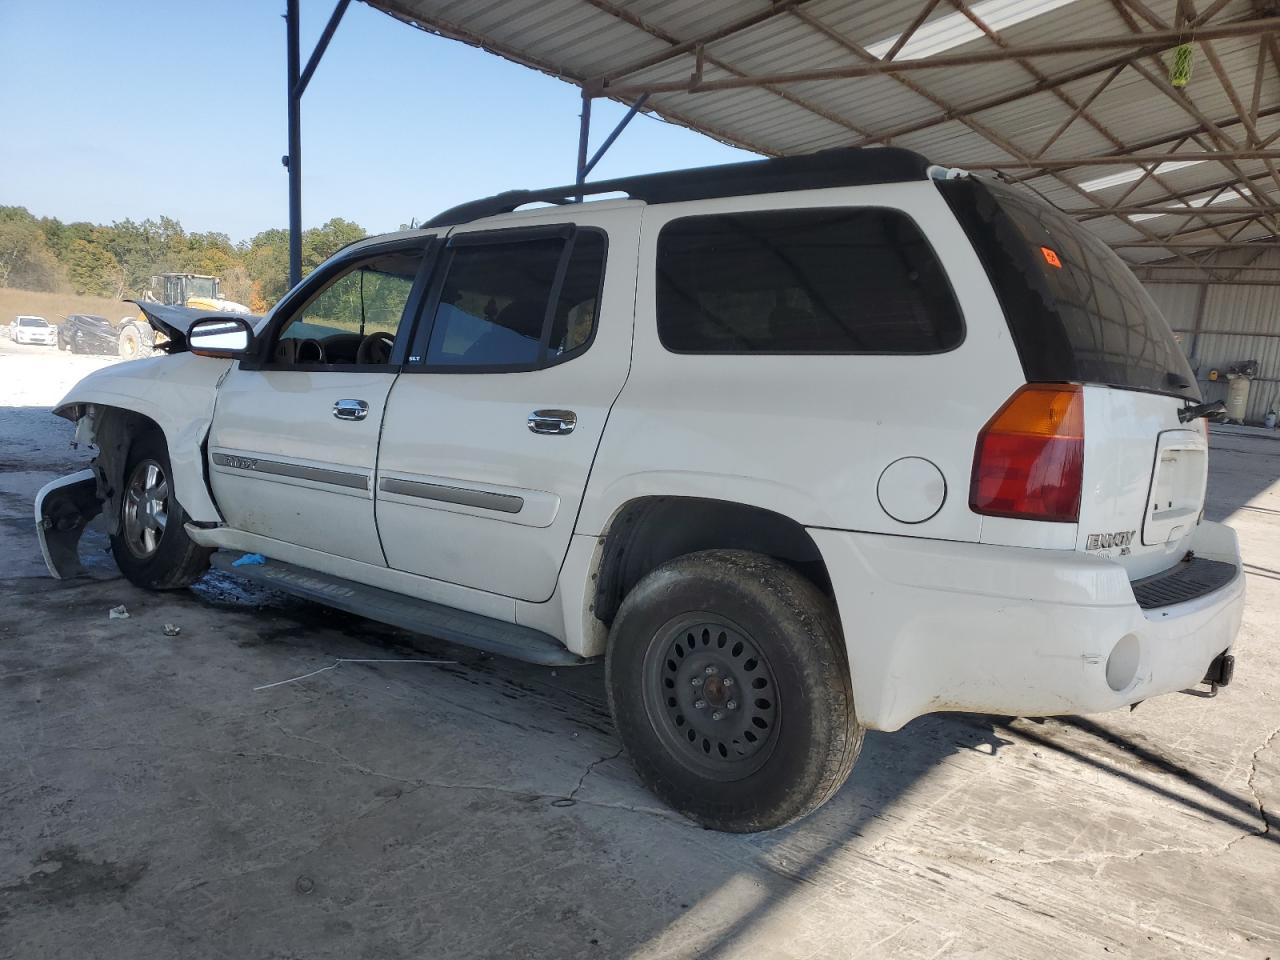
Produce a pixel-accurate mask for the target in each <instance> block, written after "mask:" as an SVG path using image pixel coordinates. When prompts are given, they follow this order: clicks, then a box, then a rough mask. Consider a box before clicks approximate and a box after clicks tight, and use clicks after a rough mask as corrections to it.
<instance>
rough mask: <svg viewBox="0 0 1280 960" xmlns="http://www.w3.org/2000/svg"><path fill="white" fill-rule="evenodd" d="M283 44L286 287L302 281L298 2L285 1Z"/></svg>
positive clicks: (300, 60)
mask: <svg viewBox="0 0 1280 960" xmlns="http://www.w3.org/2000/svg"><path fill="white" fill-rule="evenodd" d="M284 22H285V44H286V46H287V48H288V74H289V77H288V80H289V152H288V154H286V155H285V158H284V163H285V166H286V167H288V168H289V286H290V287H293V286H296V285H297V283H298V281H300V280H301V279H302V93H301V91H300V90H299V89H298V76H299V72H300V69H301V62H302V54H301V49H300V46H299V43H298V0H285V15H284Z"/></svg>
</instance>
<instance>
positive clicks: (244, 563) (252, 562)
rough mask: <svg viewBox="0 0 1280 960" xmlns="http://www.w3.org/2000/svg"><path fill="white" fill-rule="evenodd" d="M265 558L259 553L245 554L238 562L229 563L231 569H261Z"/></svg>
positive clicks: (265, 560)
mask: <svg viewBox="0 0 1280 960" xmlns="http://www.w3.org/2000/svg"><path fill="white" fill-rule="evenodd" d="M266 562H267V558H266V557H264V556H263V555H262V554H260V553H246V554H245V555H244V556H243V557H241V558H240V559H239V560H233V561H231V565H232V566H233V567H261V566H262V565H263V564H265V563H266Z"/></svg>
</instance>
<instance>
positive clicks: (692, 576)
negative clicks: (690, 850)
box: [605, 550, 863, 833]
mask: <svg viewBox="0 0 1280 960" xmlns="http://www.w3.org/2000/svg"><path fill="white" fill-rule="evenodd" d="M605 675H606V681H607V685H608V690H609V705H610V707H611V709H612V710H613V717H614V722H615V723H616V724H617V727H618V732H619V734H620V736H621V737H622V742H623V745H624V746H625V747H626V749H627V753H628V754H629V755H630V757H631V760H632V763H633V764H634V765H635V768H636V771H637V773H638V774H639V775H640V778H641V779H642V780H643V781H644V782H645V784H646V785H647V786H648V787H649V788H650V789H651V790H652V791H653V792H654V793H655V794H657V795H658V796H659V797H661V798H662V799H663V800H664V801H666V802H667V803H668V804H670V805H671V806H672V807H674V808H675V809H677V810H679V811H680V812H681V813H683V814H685V815H686V816H688V817H689V818H690V819H692V820H695V821H697V822H698V823H700V824H702V825H703V826H706V827H710V828H712V829H716V830H729V831H734V832H744V833H746V832H753V831H757V830H770V829H773V828H774V827H780V826H783V825H784V824H787V823H790V822H791V821H793V820H796V819H798V818H799V817H802V816H804V815H805V814H807V813H809V812H810V811H812V810H813V809H815V808H816V807H818V806H820V805H821V804H822V803H824V802H826V800H827V799H828V798H830V797H831V796H832V795H833V794H834V793H835V792H836V790H838V789H839V788H840V785H841V784H842V783H844V781H845V779H846V778H847V777H848V775H849V771H850V769H851V768H852V766H853V762H854V760H855V759H856V758H857V756H858V751H859V750H860V748H861V745H862V733H863V730H862V727H861V725H860V724H859V723H858V721H857V718H856V715H855V713H854V709H853V692H852V688H851V684H850V679H849V669H848V665H847V658H846V656H845V653H844V638H843V635H842V634H841V632H840V626H839V621H838V619H837V617H836V613H835V609H834V607H833V605H832V603H831V601H830V599H829V598H828V597H826V596H825V595H824V594H823V593H822V592H821V591H820V590H819V589H818V588H817V587H816V586H815V585H814V584H813V583H811V582H810V581H808V580H806V579H805V578H804V577H802V576H801V575H800V574H799V573H797V572H796V571H795V570H793V569H792V568H790V567H788V566H787V565H786V564H784V563H781V562H780V561H777V560H773V559H771V558H769V557H765V556H762V555H760V554H755V553H749V552H746V551H738V550H707V551H703V552H700V553H692V554H688V555H686V556H682V557H677V558H676V559H674V560H671V561H669V562H667V563H665V564H663V565H662V566H660V567H658V569H656V570H654V571H653V572H651V573H649V574H648V575H647V576H645V577H644V578H643V579H642V580H641V581H640V582H639V583H638V584H636V586H635V587H634V588H632V590H631V592H630V593H628V594H627V597H626V599H625V600H624V601H623V603H622V606H621V608H620V609H619V610H618V615H617V617H616V618H615V619H614V622H613V625H612V628H611V631H610V637H609V647H608V651H607V653H606V657H605Z"/></svg>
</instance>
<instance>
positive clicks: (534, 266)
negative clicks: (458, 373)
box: [427, 238, 564, 367]
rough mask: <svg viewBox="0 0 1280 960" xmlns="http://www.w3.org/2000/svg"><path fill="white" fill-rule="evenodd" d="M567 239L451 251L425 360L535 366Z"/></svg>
mask: <svg viewBox="0 0 1280 960" xmlns="http://www.w3.org/2000/svg"><path fill="white" fill-rule="evenodd" d="M563 250H564V241H563V240H560V239H556V238H549V239H546V240H527V241H524V242H522V243H487V244H481V245H479V246H463V247H459V248H457V249H456V250H454V252H453V258H452V260H451V262H450V264H449V273H448V275H447V276H446V277H445V282H444V289H443V291H442V292H441V294H440V303H439V305H438V306H437V307H436V312H435V317H434V318H433V320H432V324H431V342H430V343H429V345H428V346H427V363H428V364H431V365H440V366H467V367H532V366H534V365H535V364H536V363H537V361H538V349H539V346H540V345H541V340H542V326H543V321H544V320H545V318H546V314H547V302H548V301H549V300H550V299H551V289H552V287H553V286H554V285H555V279H556V268H557V267H558V266H559V265H560V254H561V252H562V251H563Z"/></svg>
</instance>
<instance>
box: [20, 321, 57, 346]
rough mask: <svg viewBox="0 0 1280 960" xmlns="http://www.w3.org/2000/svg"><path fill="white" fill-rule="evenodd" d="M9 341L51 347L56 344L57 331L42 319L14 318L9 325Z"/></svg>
mask: <svg viewBox="0 0 1280 960" xmlns="http://www.w3.org/2000/svg"><path fill="white" fill-rule="evenodd" d="M9 339H10V340H12V341H13V342H14V343H42V344H44V345H45V346H53V345H54V344H55V343H57V342H58V331H57V330H56V329H55V328H54V327H52V326H50V324H49V321H48V320H46V319H45V318H44V317H15V318H14V320H13V322H12V323H11V324H9Z"/></svg>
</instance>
